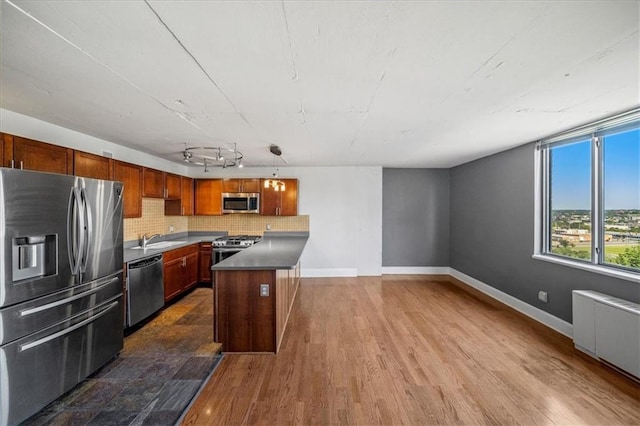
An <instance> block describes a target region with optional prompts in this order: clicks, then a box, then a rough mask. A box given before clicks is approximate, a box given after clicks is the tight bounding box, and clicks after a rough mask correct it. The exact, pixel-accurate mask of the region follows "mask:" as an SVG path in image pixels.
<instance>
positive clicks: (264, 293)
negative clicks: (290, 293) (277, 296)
mask: <svg viewBox="0 0 640 426" xmlns="http://www.w3.org/2000/svg"><path fill="white" fill-rule="evenodd" d="M260 297H269V284H260Z"/></svg>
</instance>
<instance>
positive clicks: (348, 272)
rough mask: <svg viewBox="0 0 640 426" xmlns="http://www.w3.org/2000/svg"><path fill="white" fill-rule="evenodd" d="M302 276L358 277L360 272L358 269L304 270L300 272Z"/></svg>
mask: <svg viewBox="0 0 640 426" xmlns="http://www.w3.org/2000/svg"><path fill="white" fill-rule="evenodd" d="M300 276H301V277H302V278H328V277H357V276H358V270H357V269H356V268H342V269H328V268H327V269H324V268H322V269H313V268H303V269H302V270H301V271H300Z"/></svg>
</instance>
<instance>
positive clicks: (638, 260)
mask: <svg viewBox="0 0 640 426" xmlns="http://www.w3.org/2000/svg"><path fill="white" fill-rule="evenodd" d="M613 263H616V264H618V265H624V266H630V267H632V268H640V244H639V245H637V246H632V247H627V248H626V249H624V252H622V253H620V254H619V255H618V256H617V257H616V259H615V261H614V262H613Z"/></svg>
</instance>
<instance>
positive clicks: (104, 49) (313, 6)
mask: <svg viewBox="0 0 640 426" xmlns="http://www.w3.org/2000/svg"><path fill="white" fill-rule="evenodd" d="M1 13H2V29H1V36H2V39H1V50H0V55H1V62H2V75H1V80H0V83H1V87H0V89H1V92H0V94H1V98H0V107H2V108H4V109H8V110H11V111H15V112H18V113H21V114H25V115H28V116H32V117H35V118H38V119H41V120H44V121H47V122H51V123H54V124H57V125H60V126H63V127H67V128H70V129H74V130H77V131H80V132H83V133H86V134H90V135H93V136H96V137H99V138H102V139H106V140H109V141H111V142H115V143H118V144H121V145H125V146H128V147H131V148H135V149H139V150H141V151H145V152H148V153H151V154H154V155H157V156H160V157H163V158H167V159H172V160H176V161H181V159H182V155H181V154H180V152H181V151H182V149H184V147H185V144H186V145H187V146H219V145H222V146H232V145H233V143H234V142H235V143H237V145H238V149H239V150H240V151H242V152H243V153H244V155H245V160H246V163H247V164H248V165H251V164H253V165H271V164H273V163H272V161H273V156H272V155H271V154H270V153H269V151H268V146H269V145H270V144H277V145H279V146H280V147H281V148H282V151H283V157H284V158H286V160H287V161H288V163H289V165H292V166H314V165H322V166H328V165H376V166H385V167H451V166H454V165H457V164H461V163H464V162H466V161H469V160H472V159H475V158H479V157H482V156H485V155H488V154H491V153H494V152H497V151H501V150H503V149H506V148H510V147H513V146H517V145H521V144H524V143H527V142H530V141H533V140H536V139H538V138H541V137H544V136H548V135H550V134H553V133H555V132H558V131H561V130H563V129H566V128H569V127H572V126H575V125H578V124H582V123H584V122H587V121H590V120H593V119H597V118H601V117H603V116H606V115H608V114H610V113H613V112H619V111H622V110H626V109H629V108H632V107H635V106H637V105H638V102H639V97H640V88H639V81H640V71H639V67H640V59H639V52H640V46H639V34H638V22H639V20H640V12H639V2H638V1H621V0H617V1H603V2H598V1H550V2H547V1H517V2H516V1H513V2H507V1H492V2H481V1H428V2H427V1H424V2H418V1H412V2H403V1H308V2H305V1H282V2H276V1H270V2H267V1H263V2H214V1H191V2H188V1H46V2H45V1H18V0H11V1H3V2H2V8H1Z"/></svg>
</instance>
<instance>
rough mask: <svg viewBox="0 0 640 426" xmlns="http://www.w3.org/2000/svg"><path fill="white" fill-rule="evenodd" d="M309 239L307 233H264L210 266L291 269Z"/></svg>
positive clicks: (215, 267) (241, 268)
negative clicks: (260, 238) (239, 250)
mask: <svg viewBox="0 0 640 426" xmlns="http://www.w3.org/2000/svg"><path fill="white" fill-rule="evenodd" d="M308 239H309V234H308V233H278V234H276V233H270V234H269V233H265V235H264V237H263V238H262V240H260V241H259V242H258V243H256V244H254V245H253V246H251V247H249V248H246V249H244V250H242V251H241V252H240V253H238V254H235V255H233V256H231V257H228V258H227V259H225V260H223V261H222V262H220V263H216V264H215V265H213V266H212V267H211V269H212V270H214V271H233V270H261V269H292V268H294V267H295V266H296V265H297V263H298V261H299V260H300V256H301V255H302V250H304V246H305V245H306V244H307V240H308Z"/></svg>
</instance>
